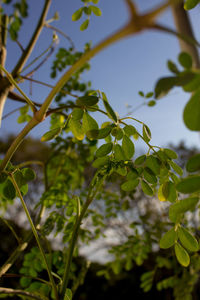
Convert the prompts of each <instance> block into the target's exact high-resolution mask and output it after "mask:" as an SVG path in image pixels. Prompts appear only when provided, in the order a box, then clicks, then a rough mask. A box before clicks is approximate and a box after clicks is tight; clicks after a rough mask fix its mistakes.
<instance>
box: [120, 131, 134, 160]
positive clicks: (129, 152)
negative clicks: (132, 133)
mask: <svg viewBox="0 0 200 300" xmlns="http://www.w3.org/2000/svg"><path fill="white" fill-rule="evenodd" d="M122 149H123V151H124V153H125V156H126V157H127V159H131V158H132V157H133V155H134V153H135V146H134V144H133V142H132V141H131V139H130V138H129V137H127V136H126V135H124V137H123V140H122Z"/></svg>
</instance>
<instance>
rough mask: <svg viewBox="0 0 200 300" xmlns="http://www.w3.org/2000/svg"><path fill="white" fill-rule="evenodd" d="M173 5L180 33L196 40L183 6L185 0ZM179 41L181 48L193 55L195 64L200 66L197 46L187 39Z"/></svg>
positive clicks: (175, 20)
mask: <svg viewBox="0 0 200 300" xmlns="http://www.w3.org/2000/svg"><path fill="white" fill-rule="evenodd" d="M171 7H172V13H173V16H174V22H175V25H176V29H177V31H178V33H179V34H180V35H182V36H186V37H188V38H190V39H193V40H195V37H194V33H193V30H192V26H191V23H190V20H189V16H188V13H187V12H186V11H185V10H184V8H183V1H181V2H180V3H177V4H172V6H171ZM179 43H180V48H181V50H182V51H184V52H187V53H189V54H190V55H191V57H192V60H193V66H194V67H196V68H200V60H199V54H198V51H197V48H196V46H195V45H194V44H191V43H188V42H187V41H186V40H185V39H179Z"/></svg>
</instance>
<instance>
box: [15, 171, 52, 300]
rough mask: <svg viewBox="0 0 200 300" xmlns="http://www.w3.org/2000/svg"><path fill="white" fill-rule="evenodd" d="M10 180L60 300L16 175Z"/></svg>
mask: <svg viewBox="0 0 200 300" xmlns="http://www.w3.org/2000/svg"><path fill="white" fill-rule="evenodd" d="M10 178H11V180H12V183H13V185H14V187H15V189H16V192H17V194H18V197H19V198H20V200H21V204H22V206H23V209H24V211H25V213H26V216H27V219H28V221H29V223H30V226H31V229H32V232H33V235H34V236H35V239H36V242H37V244H38V248H39V249H40V252H41V255H42V257H43V259H44V262H45V265H46V269H47V273H48V275H49V279H50V282H51V285H52V289H53V292H54V295H55V298H56V299H57V300H58V291H57V287H56V284H55V281H54V278H53V276H52V274H51V270H50V269H49V264H48V261H47V258H46V255H45V252H44V249H43V247H42V245H41V243H40V239H39V236H38V233H37V230H36V228H35V225H34V224H33V221H32V219H31V216H30V214H29V211H28V208H27V206H26V203H25V202H24V199H23V197H22V194H21V191H20V189H19V187H18V184H17V182H16V180H15V178H14V175H13V174H12V173H11V174H10Z"/></svg>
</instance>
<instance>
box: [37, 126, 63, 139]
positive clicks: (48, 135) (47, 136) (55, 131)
mask: <svg viewBox="0 0 200 300" xmlns="http://www.w3.org/2000/svg"><path fill="white" fill-rule="evenodd" d="M61 131H62V127H58V128H54V129H52V130H50V131H48V132H46V133H45V134H44V135H43V136H42V137H41V141H42V142H46V141H50V140H52V139H55V138H56V137H57V136H58V135H59V134H60V133H61Z"/></svg>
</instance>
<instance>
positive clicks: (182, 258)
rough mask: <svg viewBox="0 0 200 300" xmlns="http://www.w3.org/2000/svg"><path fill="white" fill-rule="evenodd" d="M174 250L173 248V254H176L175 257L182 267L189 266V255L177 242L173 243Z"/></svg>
mask: <svg viewBox="0 0 200 300" xmlns="http://www.w3.org/2000/svg"><path fill="white" fill-rule="evenodd" d="M174 250H175V254H176V258H177V260H178V262H179V263H180V264H181V265H182V266H183V267H187V266H189V264H190V257H189V255H188V253H187V251H186V250H185V249H184V248H183V247H182V246H181V245H180V244H179V243H176V244H175V247H174Z"/></svg>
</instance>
